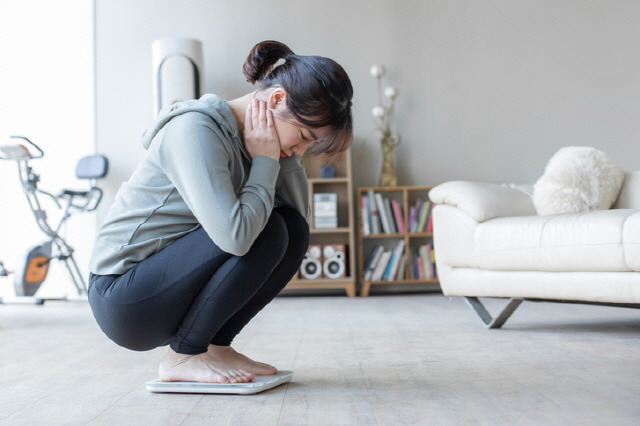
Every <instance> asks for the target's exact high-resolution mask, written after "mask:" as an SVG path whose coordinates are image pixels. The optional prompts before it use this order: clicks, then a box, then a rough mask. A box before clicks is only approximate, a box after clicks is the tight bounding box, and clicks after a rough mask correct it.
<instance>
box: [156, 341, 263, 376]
mask: <svg viewBox="0 0 640 426" xmlns="http://www.w3.org/2000/svg"><path fill="white" fill-rule="evenodd" d="M158 375H159V377H160V380H162V381H165V382H205V383H245V382H250V381H251V380H253V378H254V374H252V373H250V372H247V371H245V370H242V369H238V368H229V367H227V366H226V365H222V364H221V363H217V362H215V360H213V359H212V358H211V356H210V355H209V354H208V353H203V354H199V355H184V354H179V353H176V352H174V351H173V349H171V348H169V351H168V352H167V354H166V355H165V356H164V358H162V361H160V367H159V368H158Z"/></svg>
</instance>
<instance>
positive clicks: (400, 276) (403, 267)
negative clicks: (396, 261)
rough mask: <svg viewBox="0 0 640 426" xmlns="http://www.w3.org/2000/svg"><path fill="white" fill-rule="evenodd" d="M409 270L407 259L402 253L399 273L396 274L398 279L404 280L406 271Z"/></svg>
mask: <svg viewBox="0 0 640 426" xmlns="http://www.w3.org/2000/svg"><path fill="white" fill-rule="evenodd" d="M406 270H407V259H406V256H405V254H404V253H402V257H401V258H400V267H399V268H398V273H397V274H396V277H395V279H396V280H404V278H405V273H406Z"/></svg>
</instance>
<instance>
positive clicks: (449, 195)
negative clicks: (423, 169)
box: [429, 180, 536, 222]
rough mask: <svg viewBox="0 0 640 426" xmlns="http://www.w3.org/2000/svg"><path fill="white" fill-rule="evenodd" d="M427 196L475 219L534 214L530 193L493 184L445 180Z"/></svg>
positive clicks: (481, 220)
mask: <svg viewBox="0 0 640 426" xmlns="http://www.w3.org/2000/svg"><path fill="white" fill-rule="evenodd" d="M429 198H430V199H431V201H432V202H434V203H435V204H447V205H450V206H453V207H457V208H459V209H460V210H462V211H463V212H465V213H466V214H468V215H469V216H471V217H472V218H474V219H475V220H477V221H478V222H484V221H486V220H489V219H492V218H495V217H504V216H531V215H535V214H536V209H535V207H534V206H533V201H532V199H531V195H529V194H527V193H526V192H524V191H522V190H520V189H515V188H512V187H508V186H505V185H499V184H495V183H487V182H471V181H460V180H458V181H450V182H445V183H443V184H440V185H438V186H436V187H434V188H433V189H432V190H431V191H429Z"/></svg>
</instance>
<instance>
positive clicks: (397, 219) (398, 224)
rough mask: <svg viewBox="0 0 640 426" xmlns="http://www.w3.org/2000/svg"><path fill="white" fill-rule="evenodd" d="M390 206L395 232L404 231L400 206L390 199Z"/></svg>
mask: <svg viewBox="0 0 640 426" xmlns="http://www.w3.org/2000/svg"><path fill="white" fill-rule="evenodd" d="M391 208H392V209H393V217H394V219H395V222H396V232H400V233H403V232H404V219H403V217H402V208H401V207H400V203H399V202H397V201H396V200H391Z"/></svg>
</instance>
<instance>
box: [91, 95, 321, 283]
mask: <svg viewBox="0 0 640 426" xmlns="http://www.w3.org/2000/svg"><path fill="white" fill-rule="evenodd" d="M142 143H143V145H144V147H145V149H146V150H147V152H146V153H145V155H144V157H143V159H142V161H141V162H140V164H139V165H138V167H137V168H136V170H135V171H134V172H133V174H132V175H131V177H130V178H129V180H128V181H127V182H124V183H123V184H122V186H121V187H120V189H119V190H118V193H117V194H116V199H115V202H114V204H113V205H112V206H111V209H110V210H109V212H108V214H107V216H106V218H105V221H104V223H103V225H102V226H101V227H100V230H99V231H98V237H97V241H96V243H95V246H94V249H93V253H92V255H91V260H90V265H89V268H90V270H91V272H93V273H94V274H98V275H109V274H123V273H125V272H126V271H128V270H129V269H131V268H132V267H133V266H135V265H136V264H137V263H138V262H140V261H142V260H144V259H146V258H147V257H149V256H150V255H152V254H154V253H156V252H157V251H159V250H161V249H162V248H164V247H166V246H167V245H169V244H170V243H171V242H173V241H175V240H176V239H178V238H180V237H182V236H184V235H186V234H187V233H189V232H191V231H193V230H195V229H196V228H198V227H199V226H202V227H203V228H204V230H205V231H206V232H207V234H208V235H209V237H211V239H212V240H213V242H214V243H215V244H216V245H218V247H220V248H221V249H222V250H224V251H226V252H228V253H231V254H233V255H237V256H242V255H243V254H245V253H246V252H247V251H249V248H250V247H251V245H252V244H253V242H254V241H255V239H256V238H257V236H258V234H260V232H261V231H262V229H263V228H264V226H265V224H266V223H267V220H268V218H269V215H270V214H271V211H272V209H273V207H274V206H280V205H289V206H292V207H294V208H296V209H297V210H298V211H300V213H301V214H302V215H303V216H304V217H308V214H309V204H308V186H307V178H306V174H305V171H304V168H303V167H302V164H301V162H300V158H299V157H297V156H295V155H292V156H291V157H288V158H282V159H280V161H276V160H274V159H272V158H268V157H256V158H254V159H253V160H252V159H251V157H250V156H249V155H248V154H247V152H246V151H245V149H244V146H243V143H242V135H241V134H240V131H239V129H238V124H237V123H236V120H235V117H234V115H233V112H232V111H231V109H230V108H229V106H227V104H226V102H225V101H223V100H222V99H220V98H219V97H217V96H215V95H205V96H203V97H202V98H200V99H198V100H192V101H186V102H181V103H177V104H175V105H173V106H171V107H170V108H169V109H167V110H165V111H162V112H161V113H160V116H159V117H158V119H157V120H156V121H155V122H154V123H153V125H152V126H151V127H150V128H149V129H148V130H147V131H146V132H145V133H144V135H143V138H142Z"/></svg>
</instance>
